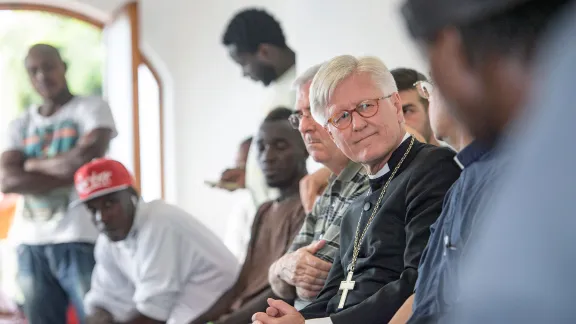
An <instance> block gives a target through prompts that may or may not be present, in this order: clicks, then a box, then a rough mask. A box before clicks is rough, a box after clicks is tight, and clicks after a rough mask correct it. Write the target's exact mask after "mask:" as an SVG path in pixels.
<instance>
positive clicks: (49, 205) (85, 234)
mask: <svg viewBox="0 0 576 324" xmlns="http://www.w3.org/2000/svg"><path fill="white" fill-rule="evenodd" d="M98 128H108V129H111V130H112V131H113V136H116V127H115V124H114V118H113V117H112V112H111V110H110V107H109V106H108V104H107V103H106V102H105V101H104V100H102V99H101V98H99V97H80V96H77V97H74V98H72V100H70V101H69V102H68V103H67V104H65V105H64V106H62V107H61V108H60V109H59V110H58V111H57V112H56V113H54V114H53V115H51V116H48V117H45V116H42V115H40V114H39V113H38V107H37V106H34V107H31V108H30V109H29V110H28V111H26V112H25V113H23V114H22V116H20V117H19V118H17V119H15V120H14V121H12V123H11V124H10V127H9V128H8V131H9V133H8V136H9V145H8V147H7V149H6V150H19V151H22V152H23V153H24V154H25V155H26V157H27V158H50V157H54V156H56V155H58V154H62V153H66V152H68V151H70V150H71V149H73V148H74V147H75V146H76V144H77V142H78V140H79V139H80V138H81V137H82V136H84V135H86V134H88V133H90V132H91V131H93V130H95V129H98ZM76 199H78V195H77V193H76V190H75V189H74V186H73V185H70V186H68V187H62V188H57V189H54V190H51V191H50V192H47V193H45V194H42V195H23V196H22V197H21V198H20V199H19V202H18V204H17V208H16V214H15V217H14V221H13V224H12V227H11V229H10V233H9V240H10V241H11V242H13V243H15V244H32V245H34V244H56V243H67V242H89V243H92V242H94V241H96V237H97V236H98V231H97V230H96V228H95V227H94V225H93V224H92V221H91V216H90V213H89V212H88V210H87V209H86V208H85V207H84V206H83V205H78V206H76V207H73V208H69V207H68V205H69V203H70V202H73V201H74V200H76Z"/></svg>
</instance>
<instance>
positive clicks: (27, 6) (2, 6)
mask: <svg viewBox="0 0 576 324" xmlns="http://www.w3.org/2000/svg"><path fill="white" fill-rule="evenodd" d="M127 6H128V7H127ZM125 8H128V10H129V11H131V12H129V14H131V15H134V14H136V17H138V12H137V11H138V8H137V4H136V2H131V3H128V4H125V5H123V6H122V7H121V9H125ZM0 10H22V11H39V12H49V13H53V14H57V15H61V16H64V17H68V18H74V19H78V20H81V21H83V22H85V23H88V24H90V25H92V26H94V27H97V28H99V29H100V30H103V29H104V26H105V24H106V22H104V21H101V20H98V19H95V18H93V17H90V16H88V15H85V14H83V13H80V12H77V11H74V10H70V9H67V8H62V7H58V6H54V5H47V4H38V3H25V2H7V3H0ZM117 14H118V11H117V12H115V13H113V16H115V15H117ZM131 23H132V24H133V25H132V30H133V31H136V32H139V30H140V26H139V25H138V21H137V20H134V19H131ZM132 39H133V41H134V42H136V43H134V44H133V46H134V47H135V48H140V44H137V41H138V40H137V38H135V37H132ZM133 64H135V65H134V66H133V68H134V69H135V70H136V71H138V66H139V65H140V64H143V65H145V66H146V67H147V68H148V69H149V70H150V72H151V73H152V76H153V77H154V79H155V80H156V83H157V84H158V94H159V103H158V104H159V116H158V121H159V123H160V125H159V126H160V127H159V129H160V185H161V196H162V199H164V198H165V197H164V194H165V185H164V87H163V84H162V79H161V78H160V74H159V73H158V71H157V70H156V69H155V68H154V66H153V65H152V64H151V62H150V60H148V58H147V57H146V56H145V55H144V54H143V53H142V51H141V50H140V51H139V52H138V53H136V59H134V60H133ZM136 75H137V74H136ZM134 81H135V83H134V84H138V82H137V81H138V80H134ZM133 95H134V98H135V100H136V104H135V105H134V113H133V125H134V130H133V131H134V134H133V135H134V161H135V166H134V167H135V169H134V173H135V174H134V176H135V177H136V182H137V183H138V185H140V184H141V178H140V134H139V125H140V120H139V110H138V101H137V98H138V88H137V87H134V93H133Z"/></svg>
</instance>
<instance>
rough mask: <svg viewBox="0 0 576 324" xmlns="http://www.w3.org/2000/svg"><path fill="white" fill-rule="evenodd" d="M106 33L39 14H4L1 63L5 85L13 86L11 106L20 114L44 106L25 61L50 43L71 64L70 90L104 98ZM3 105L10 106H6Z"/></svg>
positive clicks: (0, 22)
mask: <svg viewBox="0 0 576 324" xmlns="http://www.w3.org/2000/svg"><path fill="white" fill-rule="evenodd" d="M101 40H102V31H101V30H100V29H99V28H97V27H94V26H92V25H90V24H88V23H85V22H83V21H80V20H77V19H73V18H69V17H65V16H61V15H55V14H50V13H43V12H36V11H10V12H3V13H2V19H0V60H2V61H3V62H2V63H3V64H2V65H3V66H4V71H3V73H2V74H3V75H2V76H0V77H2V78H3V79H4V80H3V84H9V85H10V92H12V93H13V96H14V97H13V98H12V100H8V101H9V102H11V104H16V105H17V106H18V107H17V108H18V109H17V110H18V111H22V110H23V109H26V108H27V107H29V106H30V105H31V104H38V103H40V102H41V100H40V98H39V97H38V95H37V94H36V92H35V91H34V89H33V88H32V86H31V84H30V81H29V80H28V75H27V72H26V69H25V68H24V58H25V57H26V53H27V50H28V48H29V47H30V46H32V45H34V44H36V43H46V44H50V45H53V46H55V47H57V48H58V49H60V53H61V54H62V58H63V59H64V61H65V62H66V63H67V66H68V70H67V74H66V76H67V80H68V86H69V87H70V90H71V91H72V93H74V94H78V95H101V94H102V70H103V59H104V48H103V45H102V41H101ZM2 101H4V100H2V98H0V104H6V102H2Z"/></svg>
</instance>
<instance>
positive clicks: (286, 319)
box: [252, 298, 306, 324]
mask: <svg viewBox="0 0 576 324" xmlns="http://www.w3.org/2000/svg"><path fill="white" fill-rule="evenodd" d="M268 305H270V307H268V308H267V309H266V313H256V314H254V316H252V323H253V324H304V323H305V321H306V320H305V319H304V316H302V314H300V313H299V312H298V311H297V310H296V308H294V307H292V306H290V305H288V304H287V303H285V302H284V301H282V300H275V299H272V298H269V299H268Z"/></svg>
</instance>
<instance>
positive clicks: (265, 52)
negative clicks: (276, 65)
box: [254, 43, 273, 63]
mask: <svg viewBox="0 0 576 324" xmlns="http://www.w3.org/2000/svg"><path fill="white" fill-rule="evenodd" d="M272 51H273V47H272V45H270V44H265V43H264V44H260V45H258V49H257V50H256V53H254V54H255V56H256V58H257V59H258V60H259V61H261V62H264V63H271V62H272V55H271V53H272Z"/></svg>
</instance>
